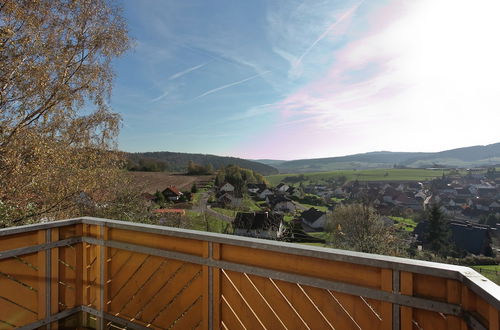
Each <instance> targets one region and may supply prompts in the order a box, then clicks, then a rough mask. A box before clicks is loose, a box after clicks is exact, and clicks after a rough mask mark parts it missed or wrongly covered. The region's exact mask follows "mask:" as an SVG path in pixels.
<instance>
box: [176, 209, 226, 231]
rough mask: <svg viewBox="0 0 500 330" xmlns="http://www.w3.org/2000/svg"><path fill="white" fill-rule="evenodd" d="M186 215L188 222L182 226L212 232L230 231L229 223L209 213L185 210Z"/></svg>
mask: <svg viewBox="0 0 500 330" xmlns="http://www.w3.org/2000/svg"><path fill="white" fill-rule="evenodd" d="M186 217H187V220H188V223H187V225H186V226H185V227H184V228H187V229H193V230H201V231H209V232H214V233H228V234H231V233H232V229H231V224H230V223H227V222H225V221H222V220H219V219H218V218H216V217H214V216H211V215H210V214H207V213H205V214H203V213H200V212H195V211H190V210H187V211H186Z"/></svg>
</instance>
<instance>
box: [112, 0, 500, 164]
mask: <svg viewBox="0 0 500 330" xmlns="http://www.w3.org/2000/svg"><path fill="white" fill-rule="evenodd" d="M123 7H124V16H125V18H126V19H127V21H128V26H129V31H130V35H131V36H132V37H133V38H134V39H135V46H134V47H133V49H132V50H131V51H129V52H128V53H127V54H126V55H124V56H123V57H121V58H120V59H118V60H117V61H116V62H115V64H114V65H115V69H116V73H117V78H116V80H115V83H114V90H113V96H112V99H111V106H112V107H113V109H114V111H117V112H119V113H120V114H121V115H122V117H123V127H122V130H121V133H120V137H119V148H120V149H121V150H125V151H181V152H196V153H210V154H217V155H230V156H238V157H243V158H252V159H257V158H272V159H299V158H313V157H329V156H337V155H346V154H353V153H358V152H368V151H376V150H391V151H439V150H444V149H449V148H455V147H462V146H468V145H475V144H488V143H495V142H499V141H500V133H499V132H500V130H499V129H498V128H497V127H498V125H499V124H498V123H499V122H500V84H499V83H498V77H499V76H500V64H499V63H498V62H499V61H498V60H497V59H498V58H500V46H499V44H498V41H497V40H498V36H497V32H498V31H500V23H499V22H500V21H499V20H497V18H496V17H495V13H498V12H500V4H499V3H498V1H495V0H481V1H477V2H470V1H466V0H455V1H451V0H414V1H406V0H398V1H395V0H393V1H390V0H370V1H360V0H352V1H350V0H342V1H321V0H315V1H312V0H311V1H295V0H268V1H260V0H252V1H242V0H232V1H230V0H226V1H221V0H210V1H206V0H185V1H174V0H172V1H165V0H157V1H153V0H144V1H135V0H127V1H124V2H123Z"/></svg>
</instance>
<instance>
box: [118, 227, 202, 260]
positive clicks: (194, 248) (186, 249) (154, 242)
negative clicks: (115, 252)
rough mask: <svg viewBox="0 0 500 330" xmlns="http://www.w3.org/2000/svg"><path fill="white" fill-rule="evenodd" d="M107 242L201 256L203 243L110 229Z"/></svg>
mask: <svg viewBox="0 0 500 330" xmlns="http://www.w3.org/2000/svg"><path fill="white" fill-rule="evenodd" d="M108 235H109V236H108V237H109V240H113V241H117V242H123V243H131V244H137V245H141V246H147V247H152V248H161V249H164V250H168V251H175V252H182V253H188V254H192V255H196V256H200V257H201V256H203V241H201V240H193V239H187V238H182V237H172V236H165V235H158V234H151V233H140V234H137V233H135V232H133V231H129V230H123V229H117V228H110V229H109V234H108Z"/></svg>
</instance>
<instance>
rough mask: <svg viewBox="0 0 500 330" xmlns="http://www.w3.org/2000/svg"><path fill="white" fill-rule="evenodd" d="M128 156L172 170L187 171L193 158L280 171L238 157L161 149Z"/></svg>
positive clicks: (266, 172)
mask: <svg viewBox="0 0 500 330" xmlns="http://www.w3.org/2000/svg"><path fill="white" fill-rule="evenodd" d="M127 158H128V159H129V162H130V163H132V164H139V163H142V162H147V163H150V162H151V161H157V162H158V163H159V164H160V165H163V164H165V169H166V170H167V171H170V172H185V171H186V169H187V165H188V162H189V161H190V160H191V161H193V162H195V163H197V164H200V165H203V166H208V165H209V164H211V165H212V166H213V167H214V169H218V168H221V167H223V166H227V165H237V166H239V167H243V168H248V169H250V170H253V171H255V172H257V173H260V174H262V175H271V174H277V173H278V170H277V169H276V168H274V167H272V166H269V165H266V164H262V163H258V162H255V161H251V160H246V159H242V158H236V157H223V156H215V155H204V154H189V153H183V152H168V151H159V152H136V153H127ZM141 160H142V162H141ZM158 167H161V166H158Z"/></svg>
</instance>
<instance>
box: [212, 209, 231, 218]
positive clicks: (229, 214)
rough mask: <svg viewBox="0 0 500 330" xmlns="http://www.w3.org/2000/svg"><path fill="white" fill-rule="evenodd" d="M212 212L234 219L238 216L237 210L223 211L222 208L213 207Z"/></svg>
mask: <svg viewBox="0 0 500 330" xmlns="http://www.w3.org/2000/svg"><path fill="white" fill-rule="evenodd" d="M212 210H214V211H215V212H219V213H220V214H224V215H227V216H228V217H231V218H234V217H235V216H236V211H235V210H229V209H223V208H221V207H212Z"/></svg>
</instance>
